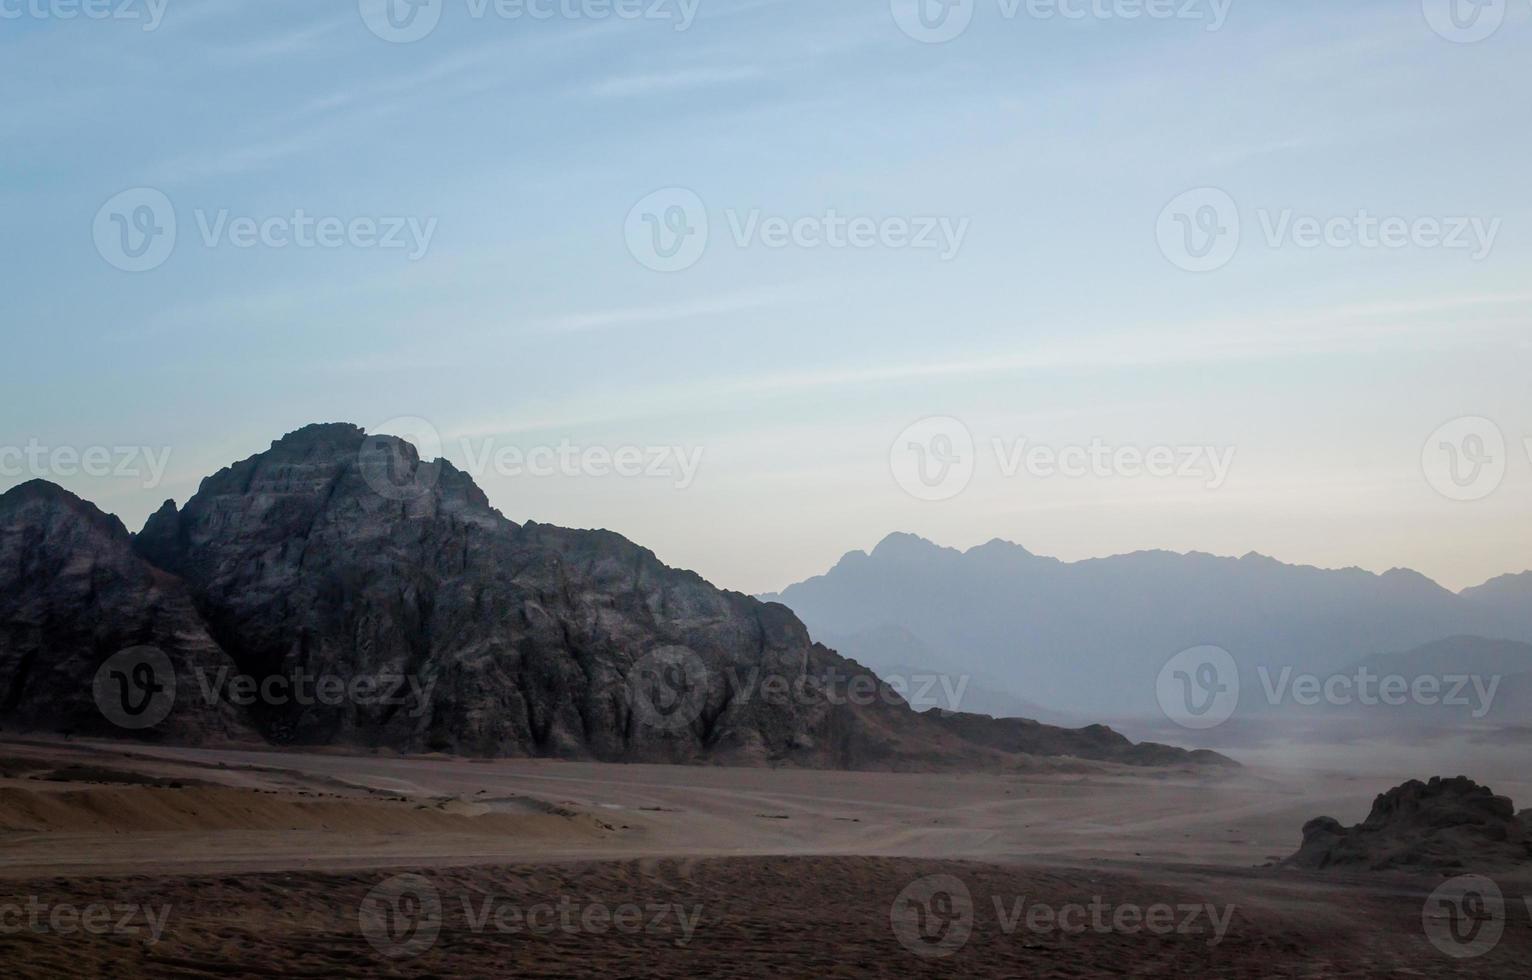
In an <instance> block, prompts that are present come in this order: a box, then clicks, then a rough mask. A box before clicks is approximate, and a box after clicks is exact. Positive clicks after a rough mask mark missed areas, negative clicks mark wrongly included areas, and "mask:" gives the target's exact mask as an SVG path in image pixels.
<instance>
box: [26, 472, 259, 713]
mask: <svg viewBox="0 0 1532 980" xmlns="http://www.w3.org/2000/svg"><path fill="white" fill-rule="evenodd" d="M142 644H150V645H153V646H155V647H158V648H159V649H161V650H162V651H163V652H164V654H165V655H166V656H167V657H168V658H169V663H170V664H171V665H172V670H173V672H174V674H175V679H174V682H173V683H174V689H175V695H174V698H173V703H172V704H170V705H169V712H168V715H164V716H163V717H161V718H159V719H157V720H156V719H153V718H152V716H149V715H142V716H135V715H134V714H133V713H131V712H129V713H125V714H122V715H116V714H115V713H114V715H113V717H111V718H109V717H108V716H107V714H105V713H104V712H103V710H102V709H101V708H100V705H99V704H98V700H97V696H96V694H97V691H96V678H97V674H98V671H100V672H102V683H103V684H104V685H105V687H104V689H103V690H102V691H101V692H100V697H101V698H102V699H104V700H105V703H106V704H107V705H108V710H113V711H114V712H115V710H116V709H114V708H112V707H111V706H112V705H113V704H114V701H113V700H112V699H114V698H118V697H125V698H127V699H128V703H129V705H130V706H131V707H134V708H145V707H147V705H146V704H145V703H144V702H142V701H141V699H140V697H139V695H140V692H139V691H138V690H137V689H136V686H135V684H134V681H135V679H136V678H135V675H134V672H133V664H132V663H131V656H130V658H129V659H130V662H124V663H123V666H122V669H121V670H120V671H119V672H118V673H120V675H121V677H120V680H121V683H122V684H123V685H124V689H123V690H121V691H118V690H114V688H115V687H116V685H117V682H118V678H115V677H113V676H112V673H113V668H112V666H105V668H104V670H103V667H104V665H106V662H107V660H108V659H109V658H111V657H113V656H114V655H116V654H118V653H119V652H121V651H124V650H130V649H131V648H134V647H137V646H139V645H142ZM232 666H233V663H232V661H230V660H229V658H228V657H227V656H226V655H225V654H224V652H223V650H221V649H220V648H219V647H218V645H217V643H215V642H214V641H213V639H212V637H210V636H209V635H208V633H207V630H206V629H205V628H204V627H203V624H202V621H201V619H200V618H199V617H198V614H197V611H196V609H195V607H194V606H193V604H192V600H191V596H190V595H189V594H188V593H187V590H186V588H185V586H184V585H183V584H182V583H181V582H180V581H179V580H177V579H175V578H174V577H173V576H170V575H167V574H165V573H164V572H162V571H160V570H159V569H156V568H154V567H152V566H151V565H149V563H147V562H145V561H143V560H142V559H140V558H139V557H138V556H137V555H135V554H134V553H133V547H132V540H131V539H130V538H129V536H128V532H127V530H126V529H125V528H124V527H123V526H122V522H121V521H119V520H117V518H115V517H111V516H109V515H107V514H104V513H102V512H101V511H100V510H98V509H97V508H96V507H95V505H94V504H90V503H87V502H86V501H84V500H81V499H80V498H79V497H76V496H75V495H74V494H71V493H69V492H68V491H66V490H63V489H61V488H59V487H57V486H54V485H53V484H51V483H46V482H43V481H40V480H39V481H33V482H31V483H25V484H22V485H21V486H19V487H16V488H14V489H12V490H10V491H8V492H7V493H6V494H4V495H3V496H0V717H3V718H4V720H5V721H6V723H7V724H8V725H10V726H18V727H22V728H33V729H38V728H45V729H48V730H51V731H65V732H80V733H90V734H121V733H122V732H123V729H122V728H120V727H119V725H118V721H119V720H120V721H121V722H123V723H126V724H136V723H137V719H138V717H143V718H144V719H145V720H146V721H148V720H155V724H154V725H153V726H152V728H150V729H146V730H145V731H144V732H143V734H145V735H147V736H148V737H161V738H169V739H175V740H180V741H198V742H210V741H218V740H222V739H236V738H247V737H253V734H254V733H253V731H252V729H251V728H250V727H249V725H248V724H247V722H246V720H245V718H244V716H243V713H242V712H241V711H239V710H237V709H236V708H235V707H233V706H231V705H229V704H227V703H219V702H216V701H215V702H212V703H209V702H208V701H207V700H206V699H204V698H202V697H200V696H199V693H200V689H201V684H200V680H201V678H204V677H207V676H210V675H213V674H216V672H217V671H219V670H225V671H227V670H228V669H230V668H232ZM155 680H156V681H158V682H159V683H161V684H164V685H169V684H171V683H172V682H171V681H170V679H169V678H168V677H165V676H160V677H156V678H155ZM114 718H115V719H117V720H113V719H114Z"/></svg>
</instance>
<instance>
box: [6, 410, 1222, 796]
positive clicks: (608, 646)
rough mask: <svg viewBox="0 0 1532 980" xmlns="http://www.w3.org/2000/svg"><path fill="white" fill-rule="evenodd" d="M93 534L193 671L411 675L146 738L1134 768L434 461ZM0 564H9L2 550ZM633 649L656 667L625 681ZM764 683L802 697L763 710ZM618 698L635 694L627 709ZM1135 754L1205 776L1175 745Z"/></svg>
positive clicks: (29, 526)
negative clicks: (678, 713) (400, 682)
mask: <svg viewBox="0 0 1532 980" xmlns="http://www.w3.org/2000/svg"><path fill="white" fill-rule="evenodd" d="M50 492H51V493H53V495H54V496H55V497H57V498H58V499H57V500H55V502H54V508H55V509H62V510H69V509H73V508H74V507H75V505H74V504H72V503H70V502H69V501H66V500H64V499H63V498H65V497H68V496H69V495H67V494H65V493H64V491H62V490H57V488H53V490H52V491H50ZM35 493H36V492H35V491H20V490H13V491H12V492H11V493H10V494H7V495H6V500H7V511H6V513H8V514H10V513H13V512H14V514H15V517H16V522H15V526H14V527H12V526H10V524H9V522H8V524H7V528H6V531H7V538H6V539H5V540H6V542H7V543H8V545H7V547H8V548H9V542H11V541H12V539H13V538H14V539H17V540H26V541H29V542H31V545H30V546H29V547H30V548H31V550H32V552H37V551H39V550H41V551H43V552H48V553H50V554H52V555H53V556H54V560H55V561H56V562H57V563H59V564H64V565H67V564H68V563H69V562H70V561H75V560H77V559H76V558H75V557H74V556H72V555H71V552H70V549H71V547H72V541H73V539H72V538H68V537H64V538H60V537H57V536H56V535H54V534H53V532H52V531H51V530H50V529H51V528H52V527H53V524H52V522H53V520H54V518H53V516H52V514H51V513H44V512H37V511H31V510H26V509H25V508H15V507H12V506H11V504H12V500H11V498H12V496H13V495H15V496H16V497H17V498H18V499H21V498H23V497H25V496H27V495H28V494H32V495H35ZM60 495H61V496H60ZM75 499H76V500H77V498H75ZM79 503H80V504H81V505H83V506H86V507H89V506H90V505H85V504H83V502H79ZM92 509H94V508H92ZM97 513H99V512H97ZM102 516H103V517H104V515H102ZM103 540H107V541H108V544H107V545H106V546H104V547H105V548H106V551H107V552H109V553H107V554H103V555H100V556H97V557H95V558H93V559H92V561H93V562H95V563H96V564H106V565H110V566H113V567H116V566H122V567H124V568H128V569H130V570H131V574H132V575H138V576H143V575H148V576H150V577H151V578H155V579H156V580H157V581H161V582H162V583H163V584H162V585H161V588H162V589H163V590H164V591H166V592H167V593H168V594H171V595H173V596H174V597H175V602H176V603H178V605H176V606H175V608H176V609H177V610H182V611H183V612H186V611H187V608H188V607H194V611H191V612H190V616H191V617H194V618H193V621H191V622H184V623H183V622H181V621H180V620H177V622H176V628H177V629H182V628H183V627H184V630H185V631H186V632H187V633H188V634H193V633H195V634H197V643H196V644H195V647H196V650H197V651H199V654H200V653H205V654H206V655H207V656H208V657H210V658H214V659H212V660H209V661H207V662H206V663H199V664H198V665H197V666H198V668H199V669H203V672H204V673H207V672H208V671H212V670H215V669H216V668H219V667H222V668H226V669H228V670H230V671H232V673H234V674H244V675H249V676H250V677H252V678H254V679H256V680H261V679H268V678H273V677H276V678H282V677H300V676H301V677H306V678H332V677H333V678H355V677H377V676H387V677H408V678H412V679H413V683H414V686H413V687H412V688H411V689H410V693H411V694H412V695H413V699H411V700H407V701H406V703H403V704H400V703H378V702H376V701H369V702H366V703H363V702H362V701H361V700H360V699H355V698H352V699H344V700H342V701H341V702H340V703H320V702H316V701H314V700H313V699H310V700H309V701H307V702H300V701H299V700H296V699H291V698H289V699H287V700H285V701H280V702H276V701H272V700H270V699H267V698H258V699H255V701H254V702H253V703H250V704H248V706H245V707H243V708H241V709H240V710H238V711H234V712H232V718H230V715H231V712H230V711H228V710H226V709H227V705H226V704H224V702H223V700H219V701H218V702H217V703H216V708H217V712H218V714H217V717H218V718H219V719H220V720H222V721H227V724H223V725H222V727H218V726H214V725H212V724H210V723H209V721H208V719H206V718H203V717H201V716H200V715H196V714H193V715H189V716H188V715H182V714H181V713H180V712H181V710H182V708H183V707H185V706H186V705H185V702H186V701H187V699H186V698H180V697H178V698H177V701H176V710H175V712H173V713H172V719H173V720H174V721H175V725H178V726H179V727H178V728H177V727H175V726H172V728H173V729H174V730H173V731H172V733H171V734H170V735H169V736H167V737H175V738H180V739H182V740H198V739H202V738H206V737H211V736H213V735H214V734H218V735H227V736H230V737H237V736H238V735H239V734H241V733H242V732H258V733H259V735H260V736H261V737H263V738H265V739H267V740H270V741H275V742H278V743H283V744H303V745H344V746H358V747H385V748H389V749H393V750H398V751H407V752H421V751H449V752H456V753H462V754H469V755H482V756H496V755H526V756H556V757H565V758H595V759H606V760H624V761H670V762H699V761H710V762H727V763H739V764H768V763H769V764H789V765H802V766H815V767H840V768H923V767H932V766H954V765H961V766H985V767H994V766H1006V765H1020V764H1025V762H1026V756H1025V755H1024V754H1025V753H1031V752H1034V751H1035V752H1037V753H1038V754H1049V755H1057V754H1074V755H1078V756H1081V757H1084V758H1090V759H1099V760H1106V761H1122V762H1131V763H1142V762H1144V760H1145V753H1144V750H1143V749H1142V748H1140V747H1135V746H1132V745H1131V743H1129V742H1128V741H1127V740H1126V739H1124V738H1122V737H1121V736H1120V735H1117V734H1116V733H1114V732H1109V731H1106V730H1094V729H1093V730H1089V731H1080V732H1070V731H1068V730H1063V729H1049V728H1046V726H1045V728H1044V729H1043V730H1030V729H1027V730H1022V729H1018V730H1016V731H1014V732H1012V733H1011V734H1010V735H1008V736H1005V737H1000V736H996V737H994V738H991V739H988V740H986V741H985V742H980V741H975V740H972V739H970V738H967V737H964V735H962V734H960V733H959V732H958V731H957V730H956V728H957V726H956V725H955V724H954V723H952V722H950V721H944V720H943V719H940V718H936V717H928V716H926V715H922V714H917V713H916V712H914V711H912V710H911V709H910V708H909V707H908V705H906V704H905V703H904V702H903V701H902V699H900V698H899V697H898V696H897V695H896V694H894V693H893V692H892V691H890V690H888V689H887V688H886V686H883V685H881V684H880V682H878V681H877V680H876V679H875V678H873V677H872V675H871V674H870V673H869V672H868V671H866V670H865V669H864V668H862V667H861V666H860V665H858V664H856V663H854V662H852V661H848V660H845V659H844V658H842V657H840V656H838V655H837V654H835V653H834V652H833V651H831V650H829V649H827V648H825V647H823V646H821V645H819V644H816V643H814V642H813V641H812V640H811V639H810V637H809V634H808V631H807V630H806V628H805V627H804V626H803V624H802V623H801V622H800V621H799V620H798V619H797V618H796V617H795V616H793V615H792V613H791V612H790V611H789V610H788V609H786V608H785V607H783V606H781V605H776V604H770V603H762V602H759V601H757V600H755V599H753V598H751V597H748V596H745V595H742V594H739V593H732V592H725V591H721V590H718V589H715V588H713V587H712V586H711V585H709V584H708V583H707V582H705V581H704V580H703V579H702V578H701V577H700V576H697V575H696V574H694V573H692V572H687V571H682V570H678V569H673V568H670V567H668V566H666V565H664V564H663V563H661V562H660V561H659V560H658V559H657V558H656V557H655V556H654V554H653V553H652V552H650V551H648V550H646V549H643V548H641V547H638V546H637V545H634V544H632V543H631V542H628V541H627V540H626V539H624V538H622V537H621V536H620V535H617V534H614V533H611V532H607V531H574V530H568V529H564V528H557V527H552V526H548V525H541V524H536V523H530V522H529V523H527V524H525V525H518V524H516V523H515V522H512V521H510V520H507V519H506V518H505V517H504V516H502V515H501V514H500V513H499V512H498V511H496V510H494V509H493V508H492V507H491V506H490V505H489V502H488V500H487V498H486V497H485V496H484V494H483V493H482V492H481V491H480V490H479V488H478V487H477V486H475V485H474V483H473V481H472V480H471V479H470V478H469V477H468V476H467V475H466V474H464V473H462V472H461V471H458V470H457V469H455V468H454V467H452V466H451V465H450V464H449V463H446V462H444V461H433V462H423V461H422V460H420V459H419V457H418V455H417V453H416V451H415V449H414V447H412V446H410V445H409V444H408V443H405V442H403V441H401V440H397V439H393V438H389V437H369V436H367V435H366V434H365V433H364V432H363V431H362V430H361V429H359V428H357V427H355V426H351V425H344V424H329V425H315V426H309V427H307V428H304V429H301V430H299V431H297V432H294V433H291V434H289V435H288V436H286V437H284V438H282V439H280V440H277V441H276V442H274V443H273V444H272V446H271V448H270V449H269V450H267V451H266V452H263V453H260V454H257V455H255V456H252V457H251V458H249V459H246V460H243V461H241V462H239V463H236V464H234V465H233V466H230V467H228V468H226V469H224V470H222V471H220V472H219V473H217V474H214V475H213V476H210V477H208V478H207V479H206V480H204V481H203V483H202V485H201V486H200V487H199V489H198V491H197V493H196V494H195V495H194V496H193V497H192V498H191V499H190V500H189V501H188V502H187V503H186V505H185V506H184V507H182V508H177V507H176V506H175V505H174V504H173V503H167V504H166V506H165V507H163V508H162V509H161V510H160V511H158V512H157V513H155V514H154V515H153V516H152V517H151V518H150V520H149V521H148V523H147V524H146V525H145V527H144V529H143V531H142V532H141V533H140V534H139V535H137V537H136V538H134V539H131V540H129V539H128V537H127V535H126V532H125V531H121V530H120V524H119V525H118V531H117V532H114V533H113V534H112V535H110V536H109V538H107V539H103ZM0 559H3V560H4V561H5V562H6V563H7V573H8V574H9V573H10V572H11V571H14V568H13V567H12V564H13V554H12V552H11V551H9V550H8V551H6V552H4V553H0ZM15 564H16V565H17V566H19V565H20V564H21V559H20V558H16V559H15ZM33 564H36V562H35V561H34V562H33ZM93 574H94V573H93ZM15 582H16V591H17V594H18V595H22V596H24V597H27V596H30V597H31V598H26V599H25V601H26V602H29V603H31V602H36V601H41V600H39V599H37V598H36V597H38V596H42V597H44V598H46V597H48V596H49V595H50V594H51V592H52V590H53V588H54V584H53V583H54V580H53V579H52V578H51V577H50V576H48V575H42V576H33V577H30V578H26V579H23V578H21V577H17V578H16V579H15ZM72 598H73V601H74V603H75V605H74V614H73V618H72V620H71V622H70V623H69V624H68V627H69V628H71V629H77V630H80V631H85V632H90V631H98V624H99V621H100V620H102V619H107V618H113V617H116V616H117V615H118V614H119V603H117V602H116V601H113V602H112V603H111V604H109V605H105V606H103V605H101V604H100V603H98V602H97V601H96V599H95V598H94V597H92V596H90V595H86V596H80V595H74V596H73V597H72ZM129 605H131V603H129ZM124 615H126V614H124ZM35 618H36V617H34V619H35ZM127 618H128V619H131V616H127ZM59 628H63V627H59ZM131 632H132V639H133V642H136V643H151V644H157V643H160V642H163V643H167V644H171V646H172V648H171V649H170V650H169V651H168V652H170V653H171V654H172V658H173V659H174V658H176V657H179V656H180V655H181V650H180V648H179V647H175V646H174V643H173V641H174V640H175V639H176V637H175V636H174V635H172V634H173V633H174V631H173V630H172V631H169V632H162V631H157V630H156V629H155V628H154V626H153V624H150V625H149V626H147V627H142V628H137V629H135V630H133V631H131ZM5 635H6V637H7V649H6V650H5V651H3V657H4V658H5V659H0V664H7V663H15V662H20V661H21V660H29V662H31V663H34V664H35V663H36V662H38V661H39V660H40V659H45V658H46V653H45V651H44V647H45V646H46V637H41V636H40V635H39V634H38V631H37V628H34V629H33V631H32V633H29V634H26V635H24V636H20V637H18V638H16V639H14V640H12V639H11V637H12V635H13V634H12V633H9V632H8V633H7V634H5ZM204 637H205V639H203V638H204ZM92 638H93V642H92V643H89V644H86V643H83V642H82V644H81V646H80V650H81V652H80V654H79V656H78V658H77V660H78V661H79V662H77V663H74V664H73V666H72V667H71V668H70V670H69V671H66V672H65V673H66V675H67V676H66V675H61V676H60V677H59V678H57V679H56V683H55V685H54V687H55V688H57V689H64V688H68V689H70V690H73V691H75V692H76V693H77V692H78V690H79V689H80V688H81V687H87V688H88V685H89V676H90V673H91V671H92V670H94V668H95V667H96V666H97V665H99V664H100V663H101V661H102V659H103V658H105V657H106V656H108V655H110V653H111V651H112V643H114V642H116V639H115V634H112V635H111V636H110V638H108V637H104V636H96V635H94V634H93V637H92ZM109 639H110V641H109ZM23 648H24V649H23ZM215 655H216V656H215ZM654 657H660V658H661V660H660V661H658V663H659V664H660V666H661V667H662V668H663V669H662V670H661V671H660V672H659V674H657V675H651V674H647V673H640V672H637V670H636V668H637V667H638V666H640V665H642V663H643V662H645V661H647V660H648V659H650V658H654ZM678 664H679V665H681V666H684V667H686V668H687V670H688V671H691V668H692V667H697V668H699V669H698V670H696V671H691V672H690V673H687V674H686V675H685V676H684V677H682V678H681V679H680V681H679V682H677V685H676V689H675V690H671V691H662V690H659V689H657V688H655V689H654V690H650V688H654V686H655V685H656V684H658V683H659V681H658V680H656V679H655V677H657V676H658V677H660V678H661V679H663V678H664V677H666V676H669V675H667V674H665V671H667V670H670V669H671V668H674V667H676V666H677V665H678ZM181 669H182V667H181V665H179V663H178V666H177V672H178V675H179V673H180V671H181ZM762 677H780V678H786V679H789V680H795V681H803V680H805V679H811V680H814V681H816V682H817V684H816V685H815V686H814V687H812V688H811V689H810V690H809V691H808V693H806V694H801V695H782V694H780V692H773V691H772V690H771V689H769V688H768V687H765V686H762V685H761V684H760V683H759V680H760V679H761V678H762ZM635 678H637V681H635ZM220 683H225V682H220ZM635 683H640V684H643V685H648V687H645V688H644V689H643V690H642V691H639V692H638V693H639V694H640V695H641V697H640V700H639V701H637V702H635V690H634V686H633V685H634V684H635ZM853 683H860V684H862V685H863V687H862V691H863V693H864V696H863V697H862V698H861V699H854V698H853V699H848V698H847V697H845V696H841V697H831V696H829V693H827V692H831V693H840V694H841V695H844V694H845V691H846V689H847V687H848V686H849V685H851V684H853ZM837 685H839V686H837ZM178 687H181V688H182V689H183V690H191V691H193V692H195V691H196V690H197V685H196V684H195V683H193V684H186V685H178ZM57 689H55V690H49V689H46V687H45V688H38V687H37V686H35V685H33V686H31V687H29V686H27V685H26V684H25V683H18V674H17V673H16V672H14V671H9V670H8V671H7V672H6V673H5V674H3V675H0V690H4V691H5V692H6V697H7V701H6V704H7V705H8V706H9V707H8V710H7V711H6V712H5V717H6V719H7V721H9V722H12V723H21V724H28V725H33V726H39V725H41V726H42V727H48V726H47V718H48V707H49V705H50V704H51V703H52V701H54V700H56V699H58V698H59V697H61V696H62V695H60V693H59V690H57ZM682 689H685V690H686V692H687V694H686V697H687V698H688V699H689V700H688V701H687V707H688V713H687V714H686V716H685V717H684V718H683V719H681V722H680V723H676V719H675V718H673V717H666V718H661V719H660V721H662V722H666V723H665V724H653V722H654V721H655V718H654V717H653V716H651V715H645V714H644V712H643V711H642V710H640V709H641V708H642V707H643V706H644V703H645V702H644V701H643V700H642V698H644V697H651V696H652V697H653V698H659V699H661V700H663V699H664V697H665V696H668V695H674V694H675V693H676V691H679V690H682ZM868 690H871V691H872V692H874V695H875V696H872V697H866V696H865V692H866V691H868ZM223 693H224V694H228V693H230V691H229V689H227V688H225V689H224V690H223ZM76 700H79V699H78V698H76ZM190 700H191V701H196V698H191V699H190ZM654 703H656V704H657V703H659V702H658V701H655V702H654ZM202 709H203V710H207V709H208V706H207V705H202ZM963 724H964V725H965V726H968V727H971V726H972V725H974V724H980V725H982V724H983V723H982V722H976V721H972V720H967V719H964V721H963ZM160 734H162V735H163V734H164V733H160ZM1039 735H1045V736H1046V737H1045V738H1040V737H1036V736H1039ZM1152 754H1153V755H1154V758H1155V760H1156V761H1175V762H1188V761H1194V762H1214V761H1221V760H1220V759H1219V758H1218V757H1214V756H1212V755H1211V754H1209V753H1200V754H1197V755H1191V754H1188V753H1184V752H1181V751H1180V750H1174V749H1164V751H1163V752H1159V751H1155V752H1153V753H1152Z"/></svg>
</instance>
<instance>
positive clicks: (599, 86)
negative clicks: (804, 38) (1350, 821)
mask: <svg viewBox="0 0 1532 980" xmlns="http://www.w3.org/2000/svg"><path fill="white" fill-rule="evenodd" d="M764 74H765V73H764V72H763V71H762V70H761V69H760V68H757V67H754V66H740V67H734V68H682V69H678V70H675V71H667V72H653V73H648V74H639V75H620V76H616V77H613V78H608V79H605V80H603V81H600V82H597V83H596V84H594V85H592V86H590V88H588V89H587V90H586V91H588V92H589V93H590V94H591V95H595V96H599V97H601V98H623V99H632V98H642V97H643V96H646V95H660V94H669V93H672V92H677V91H682V90H684V89H693V88H701V87H704V86H710V85H725V84H729V83H732V82H745V81H751V80H754V79H757V78H761V77H762V76H763V75H764Z"/></svg>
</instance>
